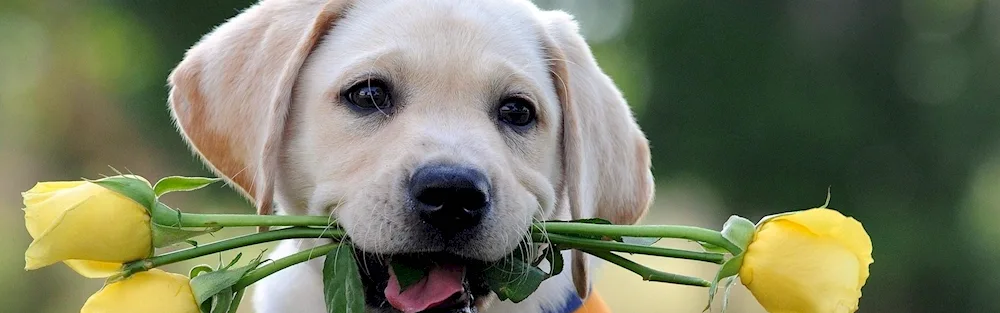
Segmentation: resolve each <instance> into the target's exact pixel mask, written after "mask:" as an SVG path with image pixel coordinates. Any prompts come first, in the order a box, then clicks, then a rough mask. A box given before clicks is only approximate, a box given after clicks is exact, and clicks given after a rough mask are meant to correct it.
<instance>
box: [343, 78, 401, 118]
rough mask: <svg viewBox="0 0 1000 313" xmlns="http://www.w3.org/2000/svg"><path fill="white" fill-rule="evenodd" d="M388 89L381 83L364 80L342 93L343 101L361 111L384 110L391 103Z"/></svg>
mask: <svg viewBox="0 0 1000 313" xmlns="http://www.w3.org/2000/svg"><path fill="white" fill-rule="evenodd" d="M389 98H390V97H389V87H388V86H387V85H386V84H385V83H384V82H382V81H378V80H366V81H363V82H360V83H358V84H357V85H354V86H352V87H351V88H350V89H347V92H345V93H344V100H346V101H347V102H348V103H350V104H351V105H353V106H355V107H356V108H358V109H361V110H365V111H367V110H386V109H388V108H389V107H390V106H391V105H392V103H391V101H390V100H391V99H389Z"/></svg>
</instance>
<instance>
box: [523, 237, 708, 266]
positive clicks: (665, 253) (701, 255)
mask: <svg viewBox="0 0 1000 313" xmlns="http://www.w3.org/2000/svg"><path fill="white" fill-rule="evenodd" d="M531 240H533V241H535V242H551V243H553V244H556V245H559V246H560V247H563V248H573V249H580V250H607V251H618V252H626V253H635V254H644V255H654V256H662V257H668V258H677V259H688V260H695V261H703V262H711V263H715V264H722V263H724V262H725V258H724V256H723V255H722V254H719V253H711V252H694V251H687V250H679V249H670V248H661V247H650V246H643V245H636V244H628V243H621V242H615V241H602V240H593V239H583V238H575V237H571V236H565V235H559V234H537V233H536V234H531Z"/></svg>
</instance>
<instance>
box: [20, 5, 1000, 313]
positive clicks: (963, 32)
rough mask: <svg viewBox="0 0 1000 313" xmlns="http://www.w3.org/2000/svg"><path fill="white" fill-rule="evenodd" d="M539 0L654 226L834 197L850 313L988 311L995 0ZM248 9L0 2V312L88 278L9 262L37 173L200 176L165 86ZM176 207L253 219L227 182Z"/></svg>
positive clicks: (994, 304)
mask: <svg viewBox="0 0 1000 313" xmlns="http://www.w3.org/2000/svg"><path fill="white" fill-rule="evenodd" d="M538 2H539V3H541V4H543V5H544V6H546V7H557V8H565V9H567V10H569V11H571V12H573V13H575V14H576V15H577V16H579V18H580V20H581V22H582V24H583V28H584V32H585V34H586V35H587V36H588V38H589V39H590V40H591V42H592V44H593V49H594V52H595V55H596V56H597V57H598V59H599V61H600V63H601V64H602V66H603V67H604V68H605V69H606V70H607V71H608V73H609V74H610V75H611V76H612V77H613V78H614V79H615V81H616V82H618V83H619V85H620V86H621V88H622V90H623V91H624V92H625V94H626V97H627V98H628V99H629V100H630V102H631V104H632V105H633V108H634V109H635V111H636V113H637V116H638V117H639V120H640V124H641V125H642V127H643V129H644V130H645V131H646V133H647V135H648V137H649V139H650V141H651V143H652V146H653V157H654V167H655V173H656V176H657V181H658V184H659V185H660V186H661V187H662V188H661V189H662V190H661V194H662V195H661V196H660V197H659V198H658V203H657V206H656V207H655V208H654V212H653V213H652V214H651V219H652V221H655V222H676V223H680V222H691V223H705V224H706V225H704V226H709V227H717V226H716V225H721V223H722V221H724V220H725V217H726V215H727V214H729V213H735V214H740V215H743V216H747V217H749V218H751V219H757V218H759V217H761V216H762V215H764V214H767V213H771V212H776V211H783V210H792V209H801V208H806V207H811V206H817V205H819V204H821V203H822V200H823V198H824V197H825V195H826V191H827V188H828V187H829V188H831V189H832V192H833V201H832V205H831V206H832V207H834V208H836V209H839V210H841V211H843V212H845V213H847V214H848V215H852V216H855V217H856V218H857V219H859V220H861V221H862V222H863V223H864V224H865V226H866V228H867V229H868V231H869V232H870V234H871V236H872V238H873V241H874V245H875V260H876V263H875V264H874V265H873V267H872V269H871V272H872V276H871V278H870V280H869V284H868V285H867V286H866V287H865V289H864V294H865V296H864V298H862V305H861V307H862V309H861V312H998V311H1000V302H998V301H997V300H996V298H995V297H996V291H997V290H1000V269H998V268H997V267H996V266H995V263H996V262H995V260H996V259H997V257H1000V243H998V242H997V241H996V240H994V238H996V237H997V235H1000V232H998V229H1000V227H998V225H997V223H998V221H1000V105H998V100H1000V88H997V87H996V86H997V82H998V81H1000V1H996V0H953V1H935V0H888V1H861V0H847V1H833V0H820V1H791V0H785V1H765V2H739V1H693V0H664V1H597V0H588V1H582V0H581V1H566V0H563V1H556V0H550V1H538ZM250 3H251V2H250V1H247V0H241V1H236V0H215V1H193V0H184V1H180V0H178V1H137V0H104V1H98V0H90V1H31V0H6V1H3V2H0V172H3V173H4V176H5V178H6V179H4V180H2V181H0V200H2V201H3V202H2V203H6V204H7V205H6V206H5V208H6V209H5V210H0V226H3V227H0V235H3V236H5V238H12V239H11V240H5V241H3V242H2V243H0V251H3V252H2V254H0V281H4V282H6V283H5V284H2V285H0V307H3V308H5V310H7V311H10V312H71V311H75V310H76V308H77V307H78V306H79V305H80V303H82V302H83V300H84V299H85V298H86V297H87V296H88V295H89V294H90V293H91V292H93V291H94V290H96V288H97V287H98V286H99V285H100V282H94V281H84V282H81V280H80V279H79V278H77V277H74V276H73V275H71V274H69V271H68V270H66V269H65V268H58V267H57V268H53V269H46V270H42V271H36V272H31V273H24V272H23V271H22V270H21V269H20V268H21V267H22V266H23V260H22V257H23V256H22V255H21V252H22V251H23V249H24V247H26V246H27V244H28V243H29V242H30V240H29V238H28V237H27V234H26V232H25V231H23V225H22V220H21V212H20V211H18V210H17V208H19V207H20V204H19V201H20V197H19V194H18V192H20V191H24V190H27V189H28V188H30V187H31V184H33V183H34V182H35V181H39V180H54V179H76V178H79V177H81V176H82V177H95V176H97V175H99V174H109V173H111V172H112V171H111V170H110V169H109V168H108V167H107V165H113V166H115V167H117V168H119V169H122V170H128V171H133V172H135V173H138V174H141V175H145V176H147V177H159V176H164V175H169V174H186V175H200V174H201V175H205V174H208V172H207V171H205V169H204V167H203V166H202V165H201V164H200V163H199V162H198V160H197V159H196V158H194V157H192V154H191V153H190V152H188V151H187V148H186V147H185V145H184V143H183V142H182V141H181V140H180V136H179V135H178V134H177V133H176V131H175V130H174V128H173V126H172V125H171V121H170V118H169V115H168V113H167V110H166V106H165V103H166V87H165V82H166V77H167V74H168V73H169V71H170V69H171V68H172V67H173V66H174V65H175V64H176V63H177V62H179V61H180V60H181V58H182V56H183V53H184V51H185V50H186V49H187V48H188V47H190V46H191V45H192V44H194V43H195V42H196V41H197V40H198V39H199V38H200V37H201V36H202V35H203V34H205V33H207V32H208V31H210V30H211V29H212V28H213V27H214V26H215V25H218V24H219V23H221V22H223V21H225V20H226V19H228V18H230V17H232V16H233V15H235V14H236V13H238V12H239V10H240V9H242V8H245V7H247V6H248V5H249V4H250ZM671 186H673V187H676V188H679V189H670V190H667V189H669V188H673V187H671ZM677 190H682V191H684V192H678V191H677ZM664 195H665V196H664ZM172 197H173V196H172ZM691 197H700V198H699V199H700V200H698V201H696V202H699V201H700V202H699V203H709V204H711V205H710V207H711V213H708V215H709V216H707V217H704V216H702V215H704V214H706V213H705V212H702V211H700V210H699V209H698V208H696V207H694V206H686V205H685V203H689V202H686V199H689V198H691ZM171 201H175V202H173V203H177V204H178V205H179V206H180V207H181V208H182V209H184V208H187V207H190V208H192V209H199V210H212V211H234V212H235V211H239V212H249V206H248V205H247V204H246V203H245V202H244V201H242V200H241V199H239V198H237V197H236V196H235V193H233V192H230V191H228V190H227V189H225V188H222V187H217V188H213V189H211V191H209V192H200V193H195V194H192V195H178V196H176V199H171ZM196 204H197V205H196ZM206 204H209V205H206ZM668 210H670V211H669V212H668ZM662 215H669V216H670V217H671V218H670V219H669V220H659V219H657V218H660V217H658V216H662ZM691 216H702V217H701V218H700V219H697V220H691V219H685V218H689V217H691ZM670 264H671V266H680V265H677V264H675V263H670ZM616 273H617V272H616ZM619 274H620V275H627V274H624V273H618V274H616V275H619ZM626 278H629V279H632V277H626ZM668 290H671V292H674V291H677V289H668ZM677 292H680V291H677ZM609 295H612V296H615V297H641V296H642V295H646V294H645V293H641V292H640V293H634V294H628V293H621V292H618V293H616V292H609ZM612 296H609V297H608V298H609V299H608V300H609V302H611V303H612V304H616V303H624V301H617V300H615V299H614V297H612ZM631 300H632V301H631V302H640V303H641V302H643V301H651V300H649V299H646V298H643V299H639V298H633V299H631ZM616 301H617V302H616ZM660 304H661V305H662V303H660ZM624 305H625V304H623V306H621V307H626V306H624ZM695 307H697V306H695ZM630 308H631V307H630Z"/></svg>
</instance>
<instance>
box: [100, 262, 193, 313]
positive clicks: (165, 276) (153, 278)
mask: <svg viewBox="0 0 1000 313" xmlns="http://www.w3.org/2000/svg"><path fill="white" fill-rule="evenodd" d="M135 312H163V313H199V312H201V310H199V309H198V304H197V303H195V299H194V293H193V292H192V291H191V284H190V280H189V279H188V278H187V276H184V275H180V274H174V273H168V272H164V271H161V270H158V269H151V270H149V271H145V272H139V273H136V274H135V275H132V276H129V278H126V279H123V280H120V281H117V282H114V283H111V284H109V285H107V286H105V287H104V289H101V291H98V292H97V293H95V294H94V295H93V296H90V299H87V303H85V304H84V305H83V308H82V309H80V313H135Z"/></svg>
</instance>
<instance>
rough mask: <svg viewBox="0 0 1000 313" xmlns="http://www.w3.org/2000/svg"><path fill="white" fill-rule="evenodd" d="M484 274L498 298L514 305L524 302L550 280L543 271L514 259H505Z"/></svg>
mask: <svg viewBox="0 0 1000 313" xmlns="http://www.w3.org/2000/svg"><path fill="white" fill-rule="evenodd" d="M483 274H484V275H483V276H484V278H485V279H486V284H487V285H489V286H490V290H493V292H494V293H496V295H497V298H499V299H500V300H501V301H502V300H508V299H509V300H510V301H511V302H514V303H518V302H521V301H524V299H526V298H528V296H530V295H531V294H532V293H533V292H535V290H537V289H538V286H539V285H541V284H542V281H543V280H545V279H546V278H548V276H547V275H546V274H545V272H543V271H542V270H541V269H539V268H537V267H534V266H531V264H528V263H525V262H524V261H522V260H518V259H514V258H503V259H502V260H501V261H499V262H497V263H494V264H493V265H492V266H489V267H487V268H486V270H485V271H484V273H483Z"/></svg>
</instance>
